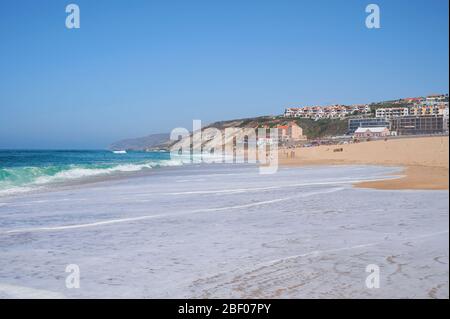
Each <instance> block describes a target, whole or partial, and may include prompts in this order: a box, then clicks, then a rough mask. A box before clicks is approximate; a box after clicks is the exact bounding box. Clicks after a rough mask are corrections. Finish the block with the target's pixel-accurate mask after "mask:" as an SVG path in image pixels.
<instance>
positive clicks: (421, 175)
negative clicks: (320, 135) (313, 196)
mask: <svg viewBox="0 0 450 319" xmlns="http://www.w3.org/2000/svg"><path fill="white" fill-rule="evenodd" d="M448 146H449V140H448V136H444V137H421V138H402V139H391V140H387V141H384V140H378V141H370V142H361V143H357V144H348V145H339V146H337V145H336V146H334V145H332V146H328V145H326V146H319V147H311V148H297V149H296V150H295V157H294V158H291V157H290V152H291V150H287V151H286V150H280V151H279V152H280V154H279V155H280V157H279V158H280V164H281V165H285V166H303V165H340V164H345V165H349V164H368V165H383V166H402V167H404V168H405V169H404V172H403V173H402V174H400V175H399V178H398V179H395V180H392V179H389V180H386V181H376V182H363V183H357V184H355V186H356V187H363V188H375V189H390V190H395V189H422V190H446V189H448V184H449V183H448V176H449V171H448V169H449V168H448V158H449V150H448ZM341 148H342V151H337V149H341Z"/></svg>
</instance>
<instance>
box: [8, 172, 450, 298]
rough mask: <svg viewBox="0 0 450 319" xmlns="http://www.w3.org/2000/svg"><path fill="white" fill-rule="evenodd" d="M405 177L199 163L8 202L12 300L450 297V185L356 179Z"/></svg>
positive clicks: (374, 173) (370, 173) (377, 173)
mask: <svg viewBox="0 0 450 319" xmlns="http://www.w3.org/2000/svg"><path fill="white" fill-rule="evenodd" d="M397 172H398V168H393V167H379V166H364V165H363V166H314V167H313V166H311V167H301V168H297V167H289V168H286V167H280V169H279V171H278V172H277V174H273V175H260V174H259V171H258V168H257V167H256V166H252V165H236V164H234V165H223V164H220V165H187V166H185V167H172V168H167V169H161V170H154V171H152V174H151V176H140V177H138V178H134V177H133V178H119V179H114V180H108V181H102V182H98V183H89V184H85V185H83V186H82V187H67V188H64V189H60V190H58V191H57V192H42V193H34V194H26V195H25V196H20V197H11V198H7V199H2V200H1V202H2V205H0V216H1V218H0V278H1V279H0V297H5V298H10V297H14V298H20V297H24V296H33V298H34V297H38V298H39V297H46V296H52V297H53V296H54V297H58V298H59V297H65V298H105V297H111V298H127V297H131V298H133V297H134V298H137V297H142V298H185V297H190V298H196V297H205V298H220V297H224V298H228V297H229V298H237V297H242V298H333V297H334V298H340V297H344V298H422V297H423V298H434V297H436V298H448V192H446V191H436V192H431V193H430V192H423V191H420V190H417V191H400V192H397V193H395V194H393V193H392V192H386V191H380V190H371V189H357V188H354V187H353V186H352V184H353V183H354V182H355V181H363V180H368V179H379V178H383V177H384V176H386V175H389V174H393V173H397ZM436 260H437V261H436ZM68 264H77V265H79V267H80V270H81V274H82V280H81V288H80V289H67V288H65V284H64V282H65V276H66V275H67V274H66V273H65V272H64V270H65V267H66V266H67V265H68ZM368 264H377V265H379V266H380V267H381V269H382V277H381V278H382V282H381V287H382V288H380V289H367V288H365V286H364V282H365V278H366V276H367V274H366V272H365V268H366V266H367V265H368ZM399 264H401V265H402V274H399V273H398V265H399ZM430 275H432V276H430ZM406 276H407V277H406ZM436 287H439V288H436Z"/></svg>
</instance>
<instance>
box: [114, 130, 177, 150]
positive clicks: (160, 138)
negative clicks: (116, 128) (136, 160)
mask: <svg viewBox="0 0 450 319" xmlns="http://www.w3.org/2000/svg"><path fill="white" fill-rule="evenodd" d="M169 145H170V135H169V134H168V133H162V134H151V135H148V136H144V137H137V138H128V139H124V140H121V141H117V142H114V143H112V144H111V145H110V146H109V149H111V150H133V151H143V150H147V149H162V148H166V147H168V146H169Z"/></svg>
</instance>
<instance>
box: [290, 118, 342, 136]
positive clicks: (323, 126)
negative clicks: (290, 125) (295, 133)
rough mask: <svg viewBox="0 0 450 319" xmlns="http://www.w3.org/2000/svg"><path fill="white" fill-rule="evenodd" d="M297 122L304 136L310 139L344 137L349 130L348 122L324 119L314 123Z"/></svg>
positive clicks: (305, 120)
mask: <svg viewBox="0 0 450 319" xmlns="http://www.w3.org/2000/svg"><path fill="white" fill-rule="evenodd" d="M295 122H296V123H297V124H298V126H300V127H301V128H302V129H303V134H304V135H306V136H307V137H308V139H315V138H321V137H325V136H337V135H344V134H345V133H346V132H347V129H348V121H347V120H339V119H323V120H318V121H314V120H312V119H296V120H295Z"/></svg>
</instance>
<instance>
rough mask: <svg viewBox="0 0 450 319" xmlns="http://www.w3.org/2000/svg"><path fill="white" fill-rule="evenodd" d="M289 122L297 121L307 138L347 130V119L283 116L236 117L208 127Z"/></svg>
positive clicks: (271, 125)
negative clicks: (313, 118)
mask: <svg viewBox="0 0 450 319" xmlns="http://www.w3.org/2000/svg"><path fill="white" fill-rule="evenodd" d="M290 122H295V123H297V125H298V126H300V127H301V128H302V129H303V134H304V135H306V136H307V137H308V138H309V139H316V138H322V137H325V136H336V135H343V134H345V133H346V132H347V128H348V121H347V120H340V119H322V120H317V121H315V120H312V119H299V118H285V117H283V116H263V117H256V118H247V119H238V120H231V121H221V122H216V123H213V124H211V125H209V126H210V127H216V128H219V129H224V128H227V127H253V128H258V127H259V128H262V127H269V128H273V127H276V126H278V125H287V124H289V123H290Z"/></svg>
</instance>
